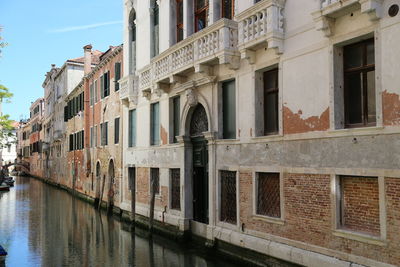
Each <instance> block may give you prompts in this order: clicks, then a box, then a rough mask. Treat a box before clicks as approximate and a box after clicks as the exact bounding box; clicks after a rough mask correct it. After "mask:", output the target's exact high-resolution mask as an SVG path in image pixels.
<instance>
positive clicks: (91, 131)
mask: <svg viewBox="0 0 400 267" xmlns="http://www.w3.org/2000/svg"><path fill="white" fill-rule="evenodd" d="M93 130H94V129H93V127H90V147H93V145H94V132H93Z"/></svg>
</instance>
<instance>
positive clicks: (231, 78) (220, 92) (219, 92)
mask: <svg viewBox="0 0 400 267" xmlns="http://www.w3.org/2000/svg"><path fill="white" fill-rule="evenodd" d="M231 81H234V82H235V98H236V99H235V120H236V131H235V138H234V139H226V138H224V118H223V88H222V85H223V84H224V83H226V82H231ZM217 86H218V89H217V99H218V100H217V104H218V115H217V123H218V124H217V125H218V132H217V138H218V139H219V140H221V141H239V140H240V136H239V134H238V129H240V121H239V114H240V112H239V106H240V103H239V97H238V96H239V89H238V88H239V79H237V77H236V76H235V75H228V76H226V77H222V79H221V80H219V81H218V83H217Z"/></svg>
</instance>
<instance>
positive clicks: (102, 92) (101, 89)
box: [100, 75, 104, 99]
mask: <svg viewBox="0 0 400 267" xmlns="http://www.w3.org/2000/svg"><path fill="white" fill-rule="evenodd" d="M100 93H101V98H102V99H103V98H104V75H102V76H101V77H100Z"/></svg>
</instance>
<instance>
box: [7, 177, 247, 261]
mask: <svg viewBox="0 0 400 267" xmlns="http://www.w3.org/2000/svg"><path fill="white" fill-rule="evenodd" d="M126 228H127V226H125V225H124V224H123V223H120V222H119V221H118V220H115V219H113V218H112V217H107V216H105V214H103V213H100V212H98V211H96V210H95V209H94V208H93V207H92V206H91V205H90V204H88V203H86V202H83V201H81V200H79V199H76V198H73V197H72V196H71V195H69V194H68V193H66V192H65V191H62V190H58V189H56V188H54V187H51V186H49V185H46V184H44V183H42V182H40V181H38V180H36V179H33V178H29V177H16V185H15V187H13V188H11V190H10V192H0V244H1V245H2V246H3V247H4V248H5V249H6V250H7V251H8V253H9V255H8V257H7V259H6V262H5V265H6V266H12V267H14V266H16V267H20V266H21V267H25V266H46V267H47V266H99V267H100V266H101V267H103V266H138V267H147V266H149V267H156V266H157V267H158V266H166V267H175V266H207V267H208V266H218V267H222V266H227V267H234V266H243V265H234V264H233V263H231V262H226V261H224V260H223V259H222V258H221V257H216V256H207V255H209V254H207V253H204V252H202V250H201V249H196V248H195V247H188V246H187V245H186V246H182V245H179V244H176V243H174V242H171V241H170V240H167V239H162V238H160V237H154V238H153V239H152V241H149V240H148V239H146V238H144V237H142V236H144V235H140V234H139V233H136V234H132V233H131V232H129V231H128V230H127V229H126Z"/></svg>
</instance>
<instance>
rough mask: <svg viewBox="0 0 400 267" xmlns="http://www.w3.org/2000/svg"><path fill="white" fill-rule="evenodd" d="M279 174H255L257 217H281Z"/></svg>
mask: <svg viewBox="0 0 400 267" xmlns="http://www.w3.org/2000/svg"><path fill="white" fill-rule="evenodd" d="M279 176H280V175H279V173H262V172H260V173H257V182H256V187H257V209H256V212H257V214H259V215H263V216H268V217H275V218H280V217H281V200H280V195H281V194H280V192H281V190H280V177H279Z"/></svg>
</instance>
